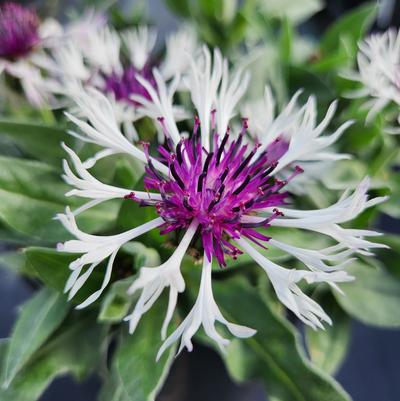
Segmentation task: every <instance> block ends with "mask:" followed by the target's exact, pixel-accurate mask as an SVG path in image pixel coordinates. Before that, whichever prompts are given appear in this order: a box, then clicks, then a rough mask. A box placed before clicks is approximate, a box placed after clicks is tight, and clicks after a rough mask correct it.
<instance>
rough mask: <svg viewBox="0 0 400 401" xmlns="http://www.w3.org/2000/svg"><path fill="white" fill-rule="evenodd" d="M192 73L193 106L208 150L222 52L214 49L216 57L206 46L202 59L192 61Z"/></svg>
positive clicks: (219, 77)
mask: <svg viewBox="0 0 400 401" xmlns="http://www.w3.org/2000/svg"><path fill="white" fill-rule="evenodd" d="M190 65H191V71H190V73H189V77H188V80H187V87H188V88H189V90H190V94H191V98H192V102H193V105H194V106H195V108H196V110H197V113H198V115H199V119H200V122H201V141H202V145H203V146H204V148H205V149H206V150H209V149H210V121H211V112H212V109H213V106H214V104H215V101H216V97H217V91H218V86H219V84H220V82H221V77H222V69H223V59H222V55H221V52H220V51H219V50H218V49H214V57H213V60H211V53H210V51H209V50H208V48H207V47H206V46H204V47H203V49H202V57H201V58H200V59H197V60H194V59H191V60H190Z"/></svg>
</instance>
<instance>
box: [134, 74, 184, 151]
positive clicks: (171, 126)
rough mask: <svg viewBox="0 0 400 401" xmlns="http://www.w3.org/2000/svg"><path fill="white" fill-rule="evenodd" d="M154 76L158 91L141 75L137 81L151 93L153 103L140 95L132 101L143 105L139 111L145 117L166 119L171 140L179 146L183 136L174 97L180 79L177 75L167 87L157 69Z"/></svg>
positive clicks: (164, 122)
mask: <svg viewBox="0 0 400 401" xmlns="http://www.w3.org/2000/svg"><path fill="white" fill-rule="evenodd" d="M153 75H154V79H155V80H156V84H157V89H155V88H153V86H152V85H151V84H150V82H148V81H147V80H146V79H144V78H143V77H141V76H139V75H138V76H137V80H138V81H139V82H140V83H141V84H142V85H143V87H144V88H146V90H147V92H148V93H149V95H150V98H151V101H149V100H148V99H146V98H144V97H143V96H138V95H134V96H132V100H135V101H137V102H139V103H140V104H141V106H140V107H139V108H138V110H139V112H140V113H142V114H143V115H147V116H149V117H152V118H154V119H156V118H158V117H162V118H163V119H164V120H163V124H165V127H166V129H167V131H168V133H169V135H170V136H171V139H172V140H173V141H174V143H175V144H177V143H179V141H180V140H181V135H180V134H179V131H178V127H177V126H176V120H175V117H174V114H175V112H174V106H173V97H174V94H175V92H176V90H177V88H178V84H179V80H180V77H179V76H178V75H176V76H175V77H174V79H173V80H172V82H171V83H170V84H169V85H167V84H166V83H165V81H164V79H163V77H162V76H161V74H160V72H159V71H158V70H157V69H156V68H154V69H153Z"/></svg>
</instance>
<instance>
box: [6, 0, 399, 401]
mask: <svg viewBox="0 0 400 401" xmlns="http://www.w3.org/2000/svg"><path fill="white" fill-rule="evenodd" d="M165 2H166V4H167V5H168V6H169V7H170V9H171V10H172V11H173V12H174V13H175V14H177V15H178V16H179V17H181V18H183V19H185V21H186V22H187V23H190V24H192V25H193V26H194V27H195V28H196V29H197V32H198V34H199V37H200V40H201V41H205V42H206V43H207V44H208V45H210V46H216V47H219V48H220V49H221V50H222V51H223V52H224V53H225V54H226V55H228V56H229V57H230V60H232V61H233V63H234V67H235V68H236V67H239V66H241V67H242V66H244V67H245V68H247V69H249V70H250V72H251V76H252V80H251V82H250V87H249V90H248V93H247V95H248V97H249V99H257V98H259V97H260V96H261V95H262V92H263V90H264V87H265V84H267V83H269V84H270V85H271V87H272V89H273V91H274V94H275V97H276V99H277V104H278V109H279V108H280V107H281V106H282V105H283V104H284V103H286V101H287V100H288V98H289V95H291V94H293V93H294V92H295V91H297V90H298V89H301V88H303V94H302V96H301V100H302V101H303V100H306V98H307V97H308V96H310V95H315V96H316V98H317V100H318V113H319V116H318V119H320V117H321V116H322V114H323V113H325V112H326V109H327V106H328V104H330V103H331V102H332V101H333V100H334V99H335V98H338V97H339V98H340V97H341V96H346V93H348V91H349V90H352V89H354V88H355V87H357V84H355V83H353V82H350V81H347V80H345V79H344V78H342V77H341V76H340V75H341V73H342V71H343V70H345V69H347V68H349V67H352V66H353V64H354V61H355V58H356V54H357V48H358V42H359V40H360V39H362V38H363V37H365V35H366V34H367V33H368V31H369V29H370V27H371V26H372V23H373V21H374V19H375V17H376V13H377V7H376V6H375V5H374V4H367V5H364V6H361V7H358V8H355V9H353V10H352V11H350V12H349V13H348V14H346V15H345V16H344V17H342V18H340V19H338V20H337V21H336V22H335V23H334V24H332V25H331V26H330V27H328V29H327V30H326V32H325V33H324V34H323V35H322V37H321V38H320V39H319V40H315V38H314V39H312V40H310V38H309V37H306V36H303V35H302V34H301V33H300V31H301V30H299V29H298V26H299V24H301V23H303V22H304V21H306V20H307V19H308V18H310V17H311V16H312V15H313V14H315V13H316V12H318V11H319V10H320V9H321V8H322V6H323V2H322V1H320V0H305V1H298V0H268V1H262V0H245V1H238V0H217V1H208V0H165ZM144 5H145V2H141V4H140V5H139V6H138V7H136V8H135V9H134V10H133V12H132V13H129V12H128V13H126V12H125V11H121V10H120V9H119V8H118V7H117V6H115V7H113V8H112V10H111V11H110V13H109V14H110V15H111V19H110V20H111V21H112V23H113V24H114V26H115V27H116V28H117V29H124V28H127V27H132V26H136V25H140V24H143V23H144V22H145V18H146V16H145V15H144ZM15 89H16V88H12V89H10V88H8V89H7V90H6V91H4V93H5V94H6V96H5V98H6V101H5V102H2V103H1V104H0V107H2V110H4V112H6V113H7V116H6V117H3V118H1V119H0V240H1V241H4V242H7V243H8V244H12V245H15V246H19V247H26V248H25V249H24V250H23V252H20V251H15V250H12V251H10V252H8V253H5V254H2V255H1V256H0V264H1V265H2V266H5V267H6V268H8V269H9V270H10V271H13V272H17V273H19V274H24V275H27V276H29V277H30V278H31V279H33V280H35V282H36V281H40V282H41V283H43V285H44V287H43V289H41V290H40V291H39V292H38V293H37V294H36V295H35V296H34V297H33V298H32V300H30V301H29V302H28V303H26V304H25V305H24V306H23V308H22V311H21V313H20V315H19V319H18V321H17V322H16V324H15V327H14V330H13V333H12V335H11V338H10V339H8V340H3V341H1V342H0V366H1V367H2V371H1V375H0V378H1V384H3V387H2V388H1V389H0V400H1V401H34V400H37V399H38V398H39V397H40V396H41V394H42V393H43V391H44V390H45V389H46V387H47V386H48V385H49V384H50V382H51V381H52V380H53V379H55V378H56V377H58V376H60V375H63V374H72V375H73V376H74V377H75V378H77V379H81V378H84V377H86V376H87V375H88V374H90V373H91V372H96V373H100V374H101V376H102V379H103V381H104V385H103V388H102V390H101V394H100V398H99V400H100V401H150V400H154V398H155V396H156V395H157V394H158V392H159V390H160V388H161V386H162V384H163V383H164V380H165V377H166V375H167V374H168V371H169V368H170V366H171V363H172V358H173V355H174V353H175V351H176V349H175V348H171V349H170V350H169V351H168V353H166V354H165V355H164V356H163V358H162V359H161V361H160V362H158V363H156V362H155V357H156V353H157V351H158V348H159V346H160V345H161V339H160V328H161V325H162V321H163V318H164V314H165V310H166V303H167V302H166V300H165V299H164V298H162V299H160V300H159V301H158V302H157V303H156V304H155V305H154V306H153V307H152V308H151V309H150V311H149V312H147V313H146V314H145V315H144V316H143V318H142V320H141V322H140V323H139V325H138V328H137V330H136V332H135V333H134V334H133V335H128V334H127V327H126V323H122V320H123V318H124V317H125V316H126V315H127V314H128V313H129V311H130V310H131V308H132V306H133V304H134V303H135V301H136V299H137V296H133V297H132V296H129V295H128V294H127V289H128V288H129V286H130V285H131V283H132V281H133V280H134V279H135V278H136V277H137V276H135V274H137V272H138V269H139V268H140V267H142V266H149V267H151V266H157V265H159V264H160V263H161V259H162V260H164V259H165V258H166V257H168V256H169V255H170V254H171V249H172V247H173V246H175V243H176V241H177V238H173V239H172V240H171V242H173V245H172V247H171V246H169V245H170V244H169V243H167V241H169V239H171V238H172V237H165V236H160V235H159V233H158V230H153V231H152V232H149V233H146V234H145V235H143V236H141V237H140V241H141V242H130V243H127V244H125V245H124V246H123V247H122V248H121V250H120V252H119V254H118V256H117V259H116V260H115V263H114V269H113V273H112V277H111V284H110V286H109V287H108V288H107V289H106V290H105V291H104V294H103V296H102V297H101V298H100V299H99V300H98V301H97V302H95V303H94V304H93V305H91V307H90V309H89V310H88V311H81V312H76V311H70V310H69V309H70V308H69V306H68V305H69V304H68V303H67V302H66V298H65V296H64V295H62V293H63V291H64V287H65V283H66V281H67V279H68V277H69V275H70V273H71V270H70V269H69V264H70V263H71V262H72V261H73V260H75V259H76V258H77V257H79V254H66V253H61V252H57V251H56V250H55V249H54V248H55V243H56V242H58V241H63V240H65V239H68V238H70V236H69V235H68V233H67V232H66V230H65V229H64V228H63V227H62V225H61V224H60V222H58V221H56V220H54V219H53V218H54V216H55V215H56V214H57V213H60V212H63V211H64V209H65V207H66V206H71V207H72V208H73V209H75V208H77V207H79V206H81V205H82V204H83V203H84V202H85V200H83V199H75V198H73V197H72V198H68V197H66V196H65V195H64V194H65V193H66V192H67V191H68V190H70V187H69V186H68V185H66V184H65V183H64V182H63V181H62V179H61V178H60V174H61V167H62V159H63V158H65V152H64V151H63V150H62V148H61V147H60V142H65V143H67V144H68V145H69V146H70V147H72V148H74V149H75V151H76V152H77V153H78V154H79V155H80V157H82V160H85V159H86V158H89V157H91V156H93V153H94V152H95V151H97V150H99V147H98V146H96V145H93V144H84V145H83V146H81V145H78V142H77V141H76V140H75V139H74V138H73V137H71V136H69V135H68V134H67V132H66V131H67V123H66V122H65V121H64V118H63V117H61V113H59V112H58V111H56V112H54V113H53V111H50V110H46V109H44V110H41V111H38V110H33V109H32V108H30V107H29V105H28V104H27V102H26V101H25V100H23V99H22V98H20V97H19V96H18V95H17V90H15ZM185 96H186V98H188V96H189V95H188V94H186V95H182V94H179V95H178V96H176V98H177V99H175V100H176V101H177V103H180V104H181V105H182V104H184V102H185ZM365 100H366V99H359V100H352V99H345V98H344V97H342V98H341V99H340V101H339V106H338V112H337V114H336V116H335V117H334V119H333V121H332V123H331V124H330V126H329V130H330V131H333V130H334V129H335V128H337V127H338V126H339V125H340V124H341V123H343V122H344V121H347V120H349V119H353V120H354V124H353V125H352V126H351V127H350V128H349V129H348V130H347V131H346V133H345V134H344V135H343V137H342V138H341V139H340V141H338V143H337V144H335V146H336V147H337V149H338V150H339V151H341V152H344V153H349V154H351V155H352V156H353V158H352V159H351V160H345V161H342V162H340V163H336V164H335V168H332V169H329V171H326V173H324V174H323V175H322V176H321V177H319V179H318V180H315V181H314V182H313V183H311V184H309V185H307V186H306V187H305V188H304V192H305V194H304V196H301V197H296V202H298V203H299V205H297V204H296V205H295V206H299V207H301V208H309V209H313V208H315V207H327V206H329V205H330V204H332V202H334V201H335V200H336V199H337V197H338V196H339V193H340V192H342V191H343V190H345V189H351V188H354V187H355V186H356V185H357V183H358V182H360V180H361V179H362V178H363V177H365V176H366V175H369V176H370V177H371V179H372V190H371V192H372V193H373V194H374V195H386V194H390V195H391V198H390V200H389V201H388V202H385V203H384V204H383V205H381V206H379V209H375V210H372V211H371V212H367V213H363V214H362V215H361V216H360V217H359V218H358V219H357V220H356V221H355V222H353V223H352V224H353V226H355V227H360V228H365V227H367V226H372V227H373V226H374V225H376V221H377V216H378V215H379V214H378V211H381V212H384V213H386V214H388V215H390V216H392V217H397V218H398V217H400V208H399V198H400V181H399V179H398V174H396V171H395V170H394V168H393V167H394V166H396V165H399V163H400V151H399V149H400V147H399V145H400V142H399V139H398V137H395V136H392V137H390V136H388V135H386V133H385V132H384V131H385V128H386V126H387V124H388V123H390V122H392V121H394V119H395V117H397V114H398V108H397V107H394V108H393V107H392V108H391V107H390V106H389V107H387V108H385V109H384V110H382V112H380V113H379V115H378V116H377V117H376V118H375V119H374V121H372V122H370V123H369V124H366V123H365V117H366V114H367V112H368V109H363V108H362V107H361V105H362V104H363V103H364V102H365ZM8 102H9V103H10V105H8V104H7V103H8ZM4 103H5V104H4ZM11 103H12V104H11ZM186 106H187V105H186ZM59 117H61V118H59ZM180 124H182V127H184V128H185V129H187V127H186V126H185V123H184V122H183V123H180ZM135 127H136V128H137V130H138V132H140V137H141V139H142V140H148V141H152V140H153V139H154V136H155V134H156V129H155V126H154V124H153V123H152V122H150V120H147V119H142V120H141V121H138V122H135ZM180 128H181V126H180ZM91 172H92V173H93V175H94V176H96V177H98V178H99V179H100V181H101V182H104V183H107V184H113V185H117V186H120V187H124V188H128V189H130V188H132V189H140V190H143V174H144V169H143V166H142V165H141V164H138V163H137V162H135V161H133V160H132V158H131V157H129V156H128V155H121V154H118V155H113V156H110V157H107V158H104V159H102V160H100V161H99V162H98V163H96V166H94V167H93V168H92V169H91ZM326 188H328V189H329V190H326ZM156 216H157V214H156V212H155V211H154V209H153V208H141V207H139V205H138V204H137V203H135V202H131V201H122V202H121V201H118V200H116V201H110V202H104V203H103V204H101V205H98V206H96V207H94V208H92V209H90V210H88V211H87V212H85V213H83V214H82V216H79V217H78V218H77V221H78V226H79V227H80V228H81V229H82V230H83V231H85V232H90V233H100V234H101V233H102V232H104V233H106V234H108V233H114V231H115V232H121V231H123V230H129V229H131V228H132V227H134V226H138V225H140V224H143V223H145V222H147V221H149V220H150V219H152V218H154V217H156ZM265 234H266V235H271V236H272V237H273V238H276V239H278V240H283V241H285V242H288V243H289V244H292V245H295V246H303V247H304V243H308V244H312V248H315V249H317V248H322V247H325V246H329V245H331V244H330V243H328V242H327V241H326V239H325V238H323V236H320V235H317V234H315V233H304V232H302V231H301V230H296V229H291V230H280V229H279V228H273V227H269V228H268V229H266V230H265ZM376 241H379V242H382V243H384V244H386V245H388V246H390V249H377V250H376V254H377V261H375V262H371V261H367V258H364V257H362V258H361V257H360V260H359V261H358V262H356V263H354V264H353V265H352V266H351V267H350V268H349V272H350V274H353V275H354V276H355V278H356V280H355V282H352V283H346V284H343V285H341V287H342V289H343V290H344V292H345V293H346V296H342V295H339V294H338V293H336V292H333V291H332V292H330V291H328V290H329V288H326V287H322V286H320V287H318V290H316V291H315V292H314V293H312V296H313V298H315V299H316V300H317V301H318V302H319V303H320V304H321V305H322V306H323V307H324V309H325V310H326V312H327V313H328V314H329V315H330V316H331V318H332V320H333V325H332V326H327V327H326V330H325V331H312V330H311V329H309V328H308V327H307V328H305V341H306V345H307V351H308V354H309V357H310V360H308V358H307V356H306V353H305V350H304V349H303V347H302V343H301V338H300V331H301V330H300V329H299V328H296V327H293V326H292V325H291V324H290V323H288V321H287V319H286V317H285V316H284V310H283V309H282V306H281V305H280V304H278V303H277V301H276V297H272V296H271V297H269V293H268V291H269V284H268V283H267V280H266V279H265V277H264V276H261V275H259V274H258V273H259V270H258V269H255V263H254V261H253V260H252V259H251V258H250V257H249V255H246V254H244V255H241V256H239V258H238V260H236V261H228V266H227V268H226V269H224V270H221V269H220V268H219V267H218V266H214V272H213V273H214V276H215V277H216V278H217V280H214V281H213V289H214V292H215V297H216V300H217V303H218V304H219V305H220V308H221V311H222V313H223V315H224V316H225V317H226V318H227V319H228V320H230V321H232V322H235V323H238V324H245V325H248V326H250V327H253V328H255V329H257V330H258V332H257V334H256V335H255V336H254V337H252V338H250V339H247V340H238V339H234V340H233V341H232V343H231V344H230V346H229V347H228V350H227V353H226V354H225V355H223V359H224V361H225V363H226V365H227V368H228V370H229V373H230V374H231V376H232V377H233V378H234V379H235V380H237V381H244V380H253V379H256V380H261V381H262V383H263V384H264V386H265V389H266V392H267V394H268V398H269V399H271V400H276V401H277V400H279V401H314V400H315V401H321V400H329V401H349V400H350V398H349V396H348V395H347V394H346V393H345V391H344V390H343V389H342V388H341V387H340V385H339V384H338V383H336V382H335V380H334V379H332V378H331V377H330V376H329V375H332V374H334V373H335V372H336V371H337V369H338V367H339V366H340V364H341V363H342V361H343V360H344V358H345V355H346V351H347V347H348V343H349V336H350V318H355V319H358V320H360V321H362V322H364V323H366V324H372V325H376V326H380V327H388V328H399V327H400V312H399V308H398V305H399V302H400V273H399V272H400V270H399V268H398V260H399V257H400V236H397V235H385V236H383V237H381V238H378V239H376ZM267 247H268V246H267ZM268 248H270V249H267V250H263V251H262V253H263V254H264V255H265V256H266V257H267V258H269V259H270V260H274V261H278V262H279V263H281V264H282V265H285V266H288V267H291V268H293V267H294V268H296V267H298V266H299V265H300V263H299V262H296V261H295V260H294V259H293V258H292V257H291V256H290V255H288V254H286V253H284V252H282V251H281V250H279V249H276V248H273V247H268ZM13 249H14V248H13ZM372 265H373V266H374V267H372ZM303 267H304V266H302V268H303ZM199 269H200V266H193V259H192V258H190V257H186V258H185V259H184V262H183V266H182V270H183V272H184V276H185V280H187V282H186V285H187V289H188V292H189V298H193V297H192V296H191V295H190V291H192V295H193V292H194V291H196V290H197V289H198V283H197V282H196V283H193V282H191V281H190V278H188V277H187V276H189V277H190V274H191V273H193V272H196V273H198V271H199ZM240 275H242V276H244V277H245V278H246V279H248V281H245V280H244V279H243V278H244V277H242V279H239V278H238V276H240ZM103 277H104V266H103V265H100V266H98V267H96V269H95V270H94V272H93V273H92V274H91V275H90V277H89V279H88V280H87V282H86V283H85V285H84V286H83V287H82V288H81V290H80V291H79V292H78V293H77V295H76V296H75V297H74V298H73V299H72V300H71V304H72V305H71V307H73V305H74V304H75V303H80V302H82V301H83V300H85V299H86V298H87V297H88V296H89V295H90V294H92V293H93V292H94V291H96V290H98V289H99V288H100V286H101V283H102V280H103ZM260 277H263V278H260ZM250 283H251V284H250ZM303 285H304V291H305V292H307V293H308V294H310V293H311V287H309V286H307V284H303V283H302V286H303ZM302 288H303V287H302ZM185 296H186V293H185V295H183V296H182V297H180V298H185ZM187 301H188V300H187V299H184V302H183V303H182V304H183V306H185V307H186V306H187V305H188V304H187ZM179 306H182V305H179ZM111 325H112V326H111ZM171 326H172V324H171ZM27 333H29V341H27ZM116 334H117V335H116ZM227 335H228V334H227ZM111 339H115V342H113V344H114V343H115V348H114V346H113V347H112V348H111V350H112V352H109V350H108V347H107V345H108V342H109V341H108V340H111ZM105 361H107V362H110V363H109V366H108V364H106V363H105ZM106 365H107V366H106Z"/></svg>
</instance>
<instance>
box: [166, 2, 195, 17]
mask: <svg viewBox="0 0 400 401" xmlns="http://www.w3.org/2000/svg"><path fill="white" fill-rule="evenodd" d="M165 3H166V4H167V6H168V7H169V8H170V10H171V11H172V12H174V13H175V14H177V15H179V16H181V17H189V16H190V7H189V2H188V0H165Z"/></svg>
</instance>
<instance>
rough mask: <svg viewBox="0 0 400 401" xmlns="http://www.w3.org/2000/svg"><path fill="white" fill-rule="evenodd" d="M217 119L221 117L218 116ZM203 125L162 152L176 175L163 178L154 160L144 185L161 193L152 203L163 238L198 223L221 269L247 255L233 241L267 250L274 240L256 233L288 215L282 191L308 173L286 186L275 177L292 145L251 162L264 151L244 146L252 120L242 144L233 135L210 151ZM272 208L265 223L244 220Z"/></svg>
mask: <svg viewBox="0 0 400 401" xmlns="http://www.w3.org/2000/svg"><path fill="white" fill-rule="evenodd" d="M212 118H215V117H214V116H213V113H212ZM160 122H161V124H162V125H163V129H164V131H165V136H166V138H167V139H168V138H169V139H170V135H169V134H168V132H167V128H166V127H165V125H164V124H163V120H162V119H161V120H160ZM211 123H212V122H211ZM199 124H200V123H199V120H198V118H195V122H194V129H193V135H192V137H191V138H190V139H184V140H181V141H180V142H179V143H178V144H177V145H176V146H174V145H173V144H172V141H168V140H167V144H166V145H165V146H160V147H159V154H160V158H159V160H160V161H161V162H162V163H165V165H167V166H168V168H169V171H170V176H169V177H168V178H163V177H161V174H160V173H159V172H158V171H156V170H155V168H154V166H153V165H152V163H151V160H150V159H148V160H149V164H148V166H147V168H146V176H145V179H144V184H145V188H146V189H147V190H151V189H156V190H159V191H160V194H161V198H162V200H161V201H157V202H156V203H155V202H152V204H153V205H154V206H155V208H156V211H157V213H158V214H159V215H160V216H161V217H162V218H163V219H164V221H165V223H164V225H163V227H162V231H161V233H162V234H165V233H169V232H172V231H174V230H178V229H184V228H186V227H188V226H189V225H190V223H191V222H192V220H193V219H196V220H197V221H198V222H199V236H200V238H201V241H202V245H203V248H204V251H205V255H206V257H207V258H208V259H210V260H211V258H212V257H213V256H214V257H215V258H216V259H217V260H218V262H219V264H220V266H225V265H226V264H225V256H231V257H233V258H236V257H237V256H238V255H240V253H241V252H240V251H239V250H238V249H237V248H236V247H235V246H234V245H233V244H232V243H231V240H235V239H238V238H240V237H241V236H243V237H246V238H248V239H250V240H251V241H253V242H254V243H256V244H258V245H260V246H262V247H265V243H266V242H268V241H269V239H270V237H268V236H266V235H264V234H263V233H260V232H258V231H256V228H258V227H264V228H266V227H268V226H269V225H270V223H271V221H272V220H274V219H276V218H278V217H279V216H281V215H282V213H281V212H280V211H279V210H278V209H276V206H279V205H284V204H286V198H287V197H288V193H287V192H281V190H282V188H283V187H284V186H285V185H286V184H287V182H288V181H290V180H291V179H293V178H294V177H295V176H296V175H298V174H299V173H301V172H302V169H301V168H300V167H298V166H296V167H295V169H294V172H293V173H292V174H291V175H290V176H289V177H288V179H287V180H286V181H283V180H279V179H276V178H274V177H272V176H271V175H270V174H271V173H272V171H273V170H274V169H275V168H276V166H277V164H278V160H279V158H280V157H281V156H282V155H283V154H284V153H285V152H286V151H287V143H285V141H284V140H281V139H278V140H277V141H274V142H273V143H272V144H271V145H270V146H269V147H268V148H267V149H266V150H265V151H264V152H262V153H261V154H259V155H258V156H257V158H256V160H255V161H254V162H251V161H252V159H253V158H254V156H255V155H256V154H257V149H258V147H259V146H255V147H254V148H253V149H252V150H251V151H248V150H247V145H242V138H243V136H244V133H245V131H246V129H247V126H248V122H247V119H244V120H243V127H242V132H241V133H240V135H239V136H238V138H237V139H236V140H231V139H230V135H229V131H227V133H226V134H225V136H224V137H223V139H222V141H221V142H220V144H219V145H218V141H217V140H214V149H213V150H212V151H210V152H207V151H206V150H205V149H203V148H202V146H201V143H200V140H199V138H198V128H199ZM216 139H218V137H216ZM167 148H168V149H167ZM126 198H128V199H133V200H135V201H137V202H138V201H140V204H141V205H142V204H144V203H146V205H150V203H151V202H150V201H146V202H143V200H138V199H136V198H135V197H134V195H127V197H126ZM271 207H274V209H273V213H272V214H270V216H269V217H266V218H265V219H262V220H261V221H260V222H257V223H246V222H242V220H243V217H246V216H251V215H253V214H254V213H256V212H258V211H260V210H264V209H265V210H266V211H267V210H268V208H271ZM243 221H245V219H244V220H243Z"/></svg>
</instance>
